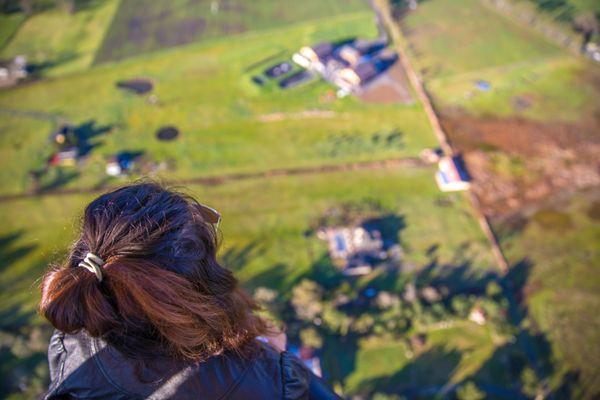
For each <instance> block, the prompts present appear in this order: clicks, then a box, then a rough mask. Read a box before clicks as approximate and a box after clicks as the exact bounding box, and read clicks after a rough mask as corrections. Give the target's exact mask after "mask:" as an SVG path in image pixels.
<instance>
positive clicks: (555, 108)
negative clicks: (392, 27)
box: [403, 0, 599, 122]
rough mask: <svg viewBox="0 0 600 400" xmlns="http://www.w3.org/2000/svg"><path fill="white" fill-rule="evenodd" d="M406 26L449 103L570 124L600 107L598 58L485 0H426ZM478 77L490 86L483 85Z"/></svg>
mask: <svg viewBox="0 0 600 400" xmlns="http://www.w3.org/2000/svg"><path fill="white" fill-rule="evenodd" d="M444 16H451V17H444ZM403 26H404V31H405V32H406V34H407V37H408V39H409V41H410V44H411V47H412V49H411V50H412V54H413V60H414V61H415V64H416V66H417V67H418V68H419V69H420V70H421V71H422V72H423V74H424V77H425V79H426V85H427V87H428V88H429V89H430V90H431V93H432V95H433V97H434V100H435V102H436V104H437V105H438V107H440V108H442V109H447V108H460V109H463V110H467V111H468V112H469V113H472V114H476V115H483V116H485V115H496V116H500V117H506V116H514V115H519V116H522V117H526V118H533V119H537V120H547V119H548V116H549V115H551V116H552V118H553V119H556V120H563V121H569V122H573V121H576V120H578V118H580V117H581V115H582V114H585V113H586V112H593V110H594V106H595V101H594V99H596V98H597V96H598V89H597V88H595V87H594V83H593V82H594V81H596V80H597V77H598V74H599V72H598V71H597V68H596V67H595V66H594V65H592V63H591V62H589V61H587V60H584V59H578V58H575V57H573V56H572V55H570V54H568V53H567V52H566V51H564V50H562V49H560V48H559V47H557V46H555V45H554V44H552V43H550V42H548V41H547V40H546V39H545V38H544V37H542V36H540V35H539V34H537V33H536V32H533V31H531V30H528V29H527V28H525V27H523V26H521V25H519V24H518V23H517V22H514V21H512V20H509V19H508V18H507V17H506V16H504V15H501V14H499V13H497V12H495V11H494V10H493V9H492V8H489V6H486V5H485V4H484V2H482V1H479V0H458V1H451V2H450V1H441V0H434V1H428V2H424V3H423V4H422V5H420V6H419V9H418V12H415V13H411V14H409V15H408V16H407V18H406V19H405V20H404V21H403ZM478 81H485V82H487V83H489V84H490V89H489V90H480V89H478V88H477V86H476V84H477V82H478ZM519 98H522V99H523V100H519Z"/></svg>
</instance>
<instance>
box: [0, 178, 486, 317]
mask: <svg viewBox="0 0 600 400" xmlns="http://www.w3.org/2000/svg"><path fill="white" fill-rule="evenodd" d="M432 174H433V171H432V170H430V169H425V170H420V169H414V170H413V169H409V170H398V171H396V170H389V171H386V170H374V171H354V172H343V173H333V174H316V175H309V176H304V177H297V178H294V179H290V178H286V177H279V178H272V179H264V180H245V181H239V182H232V183H229V184H225V185H222V186H215V187H199V186H191V187H189V191H190V192H191V193H192V194H194V195H196V197H197V198H198V199H200V200H201V201H203V202H205V203H206V204H210V205H214V206H215V207H216V208H218V209H219V210H220V211H221V212H222V214H223V220H224V221H223V224H222V230H223V235H224V242H223V248H222V251H223V253H224V254H227V253H230V255H229V256H228V257H229V258H227V257H226V260H231V261H233V262H232V265H231V267H234V268H235V269H236V271H237V274H238V276H239V277H240V279H241V280H243V281H245V282H248V283H249V285H250V286H251V287H255V286H260V285H266V286H271V287H276V288H277V289H278V290H281V291H282V293H287V292H289V289H290V288H291V287H292V286H293V285H294V284H295V283H296V282H297V281H298V280H299V278H300V277H302V276H304V275H306V274H307V273H308V272H309V271H310V269H311V266H312V263H313V262H315V261H316V259H317V258H318V257H320V256H321V255H322V254H323V253H325V252H326V247H325V243H324V242H321V241H320V240H318V239H316V238H311V239H307V238H306V237H305V236H304V232H306V231H307V230H308V229H310V228H312V227H313V225H314V223H315V222H316V221H317V219H318V218H319V217H320V216H321V215H322V214H323V212H324V211H326V210H327V209H329V208H331V207H334V206H336V205H339V204H343V203H348V202H358V203H360V202H364V201H368V200H375V201H378V202H379V203H380V204H381V205H382V206H384V207H386V208H389V209H391V210H395V211H396V212H397V214H398V215H399V216H401V217H402V219H403V221H404V223H405V224H406V228H405V229H403V230H402V231H401V232H400V235H401V237H400V242H401V243H402V245H403V246H404V247H405V251H406V252H407V262H409V263H415V264H417V265H419V264H424V263H425V262H426V261H427V260H428V259H429V258H428V256H427V255H426V253H427V250H428V249H429V248H431V246H434V245H438V246H439V249H438V255H439V263H440V264H449V265H455V264H459V263H462V262H465V261H468V262H469V263H470V265H471V266H472V267H473V268H475V270H480V271H487V270H489V269H491V268H493V265H492V259H491V258H490V254H489V252H488V250H487V243H486V241H485V238H484V237H483V235H482V234H481V233H480V232H479V227H478V225H477V223H476V221H475V220H474V219H473V218H472V215H471V212H470V210H469V207H468V203H467V202H466V201H465V199H463V198H462V196H456V195H442V194H440V193H439V192H438V191H437V188H436V187H435V184H434V183H433V179H432V178H431V177H432ZM334 182H335V185H334V184H333V183H334ZM307 188H309V190H307ZM92 197H93V194H89V195H85V196H79V195H74V196H52V195H50V196H48V197H43V198H41V199H28V200H18V201H14V202H13V201H11V202H8V203H5V204H4V206H3V207H2V210H1V211H0V217H1V219H2V220H3V221H5V224H4V226H3V227H2V232H3V233H2V237H4V238H6V246H5V247H6V248H7V249H12V250H11V251H14V250H15V249H25V248H31V251H27V252H25V254H24V256H23V257H20V258H18V259H15V260H14V263H11V264H10V266H5V268H4V270H3V274H2V279H3V283H4V284H3V285H2V288H3V290H2V295H1V296H2V302H0V303H2V311H3V315H4V317H3V321H4V322H5V323H8V321H7V320H6V318H7V317H8V314H5V313H6V312H7V310H10V309H11V308H12V307H13V306H15V307H16V306H17V305H19V307H20V308H21V309H22V311H23V315H25V316H27V315H30V314H31V313H32V312H33V311H34V305H35V301H36V297H37V295H36V296H33V297H32V296H31V294H32V293H31V290H30V289H32V287H31V280H29V279H27V277H31V276H38V275H39V274H40V273H41V272H42V270H43V269H44V268H45V264H46V262H47V261H48V260H49V259H52V258H54V257H55V256H58V255H60V254H62V253H63V252H64V251H65V249H66V247H67V243H68V242H69V241H70V240H71V239H72V237H73V234H72V231H73V228H74V227H76V226H77V222H78V220H77V218H78V216H79V213H80V211H81V209H82V207H83V205H84V204H85V202H86V201H88V200H89V199H91V198H92ZM54 210H56V211H54ZM57 232H64V234H60V235H58V236H57ZM13 236H15V238H14V239H10V238H11V237H13ZM244 249H246V250H248V252H247V253H246V254H245V256H244V258H242V259H239V258H231V257H232V256H233V255H235V254H238V253H239V254H242V253H243V251H242V250H244ZM311 249H312V253H313V254H314V256H313V257H314V258H311V256H310V253H311ZM17 253H20V252H17ZM33 290H34V291H35V288H33ZM13 316H14V318H16V319H20V318H21V315H20V314H19V313H15V314H13Z"/></svg>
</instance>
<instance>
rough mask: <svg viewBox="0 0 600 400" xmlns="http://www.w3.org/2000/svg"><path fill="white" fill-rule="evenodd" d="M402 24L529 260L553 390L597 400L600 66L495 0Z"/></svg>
mask: <svg viewBox="0 0 600 400" xmlns="http://www.w3.org/2000/svg"><path fill="white" fill-rule="evenodd" d="M442 15H452V18H442V17H441V16H442ZM400 23H401V26H402V27H403V31H404V33H405V34H406V37H407V39H408V42H409V44H410V52H411V57H412V59H413V61H414V62H415V64H416V65H417V66H418V67H419V69H420V72H421V74H422V75H423V78H424V80H425V85H426V87H427V88H428V89H429V92H430V93H431V96H432V98H433V101H434V103H435V106H436V109H437V110H438V111H439V113H440V114H441V116H442V124H443V125H444V127H445V129H446V131H447V133H448V135H449V136H450V140H451V141H452V142H453V143H454V145H455V146H456V147H457V148H458V149H459V150H460V151H462V152H463V154H464V156H465V159H466V160H467V163H468V164H469V166H470V170H471V172H472V173H473V176H474V184H475V187H474V190H475V192H476V193H478V194H479V196H480V198H481V199H482V201H483V207H484V210H485V211H486V212H487V213H488V215H490V216H492V217H493V222H494V226H495V227H496V228H497V231H498V233H499V235H500V237H501V244H502V247H503V249H504V250H505V253H506V255H507V257H508V258H509V261H510V262H511V263H513V264H514V265H522V264H520V262H522V261H523V260H526V262H527V265H528V267H527V268H525V269H524V270H522V271H521V272H520V273H519V274H514V275H515V278H514V279H516V280H517V281H519V282H525V286H524V289H523V292H522V293H519V294H518V296H519V297H520V299H521V306H522V307H523V309H524V310H526V311H527V312H528V315H529V317H528V320H527V323H528V324H530V325H529V326H531V327H532V331H534V332H538V333H539V335H545V336H546V338H547V339H548V340H549V342H550V347H551V353H552V357H554V361H552V365H553V368H549V369H547V370H546V373H547V374H548V377H549V382H550V384H551V385H553V386H555V387H558V386H560V385H563V387H564V385H565V378H566V382H569V383H568V385H567V386H569V385H571V386H570V387H571V389H570V390H572V392H571V395H572V396H574V397H582V398H589V397H593V394H594V393H597V391H598V380H597V369H595V367H591V366H592V365H597V364H598V359H599V358H598V357H599V356H598V354H597V353H596V352H593V351H590V346H591V347H597V346H595V344H596V343H598V337H597V335H596V336H594V335H595V333H594V332H597V326H598V323H599V320H598V318H597V316H596V315H594V314H593V312H591V310H592V309H594V307H595V306H594V305H593V304H596V302H597V300H598V298H597V295H594V294H592V293H594V292H595V293H597V285H598V274H597V271H594V266H595V265H597V264H598V260H597V258H598V250H597V247H598V240H599V237H598V231H597V227H598V222H597V217H595V216H594V215H595V214H594V213H593V211H588V210H593V209H595V208H594V207H595V205H596V203H597V200H594V199H596V197H597V188H598V186H597V185H598V174H597V168H598V164H597V157H596V155H597V154H598V139H599V138H598V120H597V117H595V115H597V113H598V110H599V107H600V103H599V102H598V96H599V94H600V86H598V77H600V68H598V66H597V65H594V64H593V63H591V62H589V61H588V60H586V59H584V58H579V57H574V56H572V55H571V54H568V53H567V52H566V51H564V50H562V49H560V48H559V47H557V46H555V45H554V44H553V43H550V42H548V41H547V40H546V39H545V38H544V37H542V36H540V35H539V34H538V33H537V32H535V31H533V30H531V29H529V28H528V27H527V26H524V25H523V24H521V23H520V22H519V21H514V20H511V19H510V18H509V17H507V16H506V15H503V14H501V13H498V12H497V10H494V9H493V7H492V6H490V3H488V2H485V1H471V0H461V1H453V2H444V1H441V0H440V1H435V0H434V1H428V2H423V3H422V4H420V5H419V8H418V10H416V11H415V12H412V13H409V14H407V15H405V16H404V18H403V19H402V20H401V22H400ZM482 24H485V27H484V26H483V25H482ZM569 152H570V154H572V155H573V158H571V160H570V161H567V157H566V154H567V153H569ZM576 169H577V171H578V172H575V170H576ZM557 171H560V173H558V172H557ZM555 174H558V175H561V176H562V177H563V178H561V179H564V181H562V182H560V180H559V179H558V176H557V175H555ZM583 177H585V179H586V182H585V183H583V182H582V181H581V180H580V179H578V178H583ZM559 243H560V244H559ZM524 271H525V272H524ZM567 293H568V294H567ZM559 299H560V300H559ZM583 321H585V322H583ZM561 377H562V381H561Z"/></svg>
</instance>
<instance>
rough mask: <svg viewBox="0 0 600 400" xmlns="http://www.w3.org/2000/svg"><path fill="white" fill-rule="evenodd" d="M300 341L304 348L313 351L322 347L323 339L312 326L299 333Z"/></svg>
mask: <svg viewBox="0 0 600 400" xmlns="http://www.w3.org/2000/svg"><path fill="white" fill-rule="evenodd" d="M300 340H301V341H302V344H303V345H304V346H306V347H312V348H313V349H320V348H321V347H323V338H322V337H321V335H320V334H319V332H318V331H317V330H316V329H315V328H313V327H312V326H311V327H308V328H306V329H302V330H301V331H300Z"/></svg>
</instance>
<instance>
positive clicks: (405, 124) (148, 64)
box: [0, 12, 435, 194]
mask: <svg viewBox="0 0 600 400" xmlns="http://www.w3.org/2000/svg"><path fill="white" fill-rule="evenodd" d="M327 21H328V23H327V24H322V23H320V22H310V23H302V24H296V25H293V26H291V27H285V28H278V29H277V30H271V31H263V32H250V33H247V34H242V35H240V36H238V37H236V40H235V41H231V40H228V39H227V38H222V39H215V40H213V41H211V42H210V43H205V44H194V45H191V46H187V47H185V48H177V49H172V50H167V51H165V52H162V53H158V54H149V55H146V56H142V57H138V58H135V59H131V60H128V61H125V62H124V63H121V64H116V65H106V66H101V67H98V68H94V69H92V70H90V71H89V72H85V73H79V74H76V75H72V76H69V77H64V78H57V79H53V80H48V81H44V82H40V83H37V84H34V85H24V86H22V87H18V88H15V89H12V90H8V91H3V92H2V93H0V108H8V109H13V110H14V109H17V110H22V111H36V112H43V113H46V114H48V117H49V120H43V119H42V120H40V119H35V118H32V117H28V116H27V115H22V114H14V113H13V114H12V116H4V115H3V117H2V118H1V119H0V131H2V132H11V134H5V135H2V138H1V139H0V140H2V141H4V143H3V146H2V153H3V157H4V160H5V161H4V165H5V166H6V167H5V168H4V169H3V171H1V172H0V181H1V182H2V183H1V184H0V193H4V194H5V193H18V192H23V191H26V190H28V189H30V188H31V181H30V178H29V172H30V171H31V170H35V169H39V168H41V167H42V166H43V165H44V162H45V159H46V158H47V157H48V156H49V155H50V152H51V150H52V149H51V148H49V145H48V136H49V135H50V133H51V132H52V130H53V129H54V126H55V124H56V121H58V120H66V121H70V122H72V123H73V124H75V125H78V126H81V127H84V129H86V130H87V132H88V133H89V134H90V135H92V136H94V135H96V134H97V136H95V137H94V138H93V139H92V140H91V141H92V142H93V143H98V144H99V146H97V147H96V148H94V149H93V150H92V151H91V153H90V155H89V156H88V157H86V160H85V161H84V165H83V166H82V168H80V169H79V171H78V174H79V175H78V176H77V177H76V178H75V179H73V180H72V181H70V182H67V183H66V185H65V186H66V187H74V186H79V187H81V186H83V187H86V186H91V185H96V184H98V183H101V182H104V180H105V178H104V174H103V172H102V171H103V169H104V164H105V162H106V159H107V157H108V156H109V155H111V154H114V153H115V152H117V151H119V150H129V151H140V152H143V153H144V155H145V156H146V157H147V158H149V159H150V160H153V161H155V162H162V161H165V162H169V161H170V160H176V165H174V166H173V168H171V169H170V170H169V171H166V172H165V173H163V176H164V177H166V178H169V179H181V178H192V177H198V176H206V175H219V174H226V173H233V172H240V171H258V170H267V169H273V168H283V167H290V166H309V165H310V166H315V165H321V164H334V163H341V162H347V161H349V160H352V161H361V160H373V159H385V158H393V157H403V156H415V155H417V154H418V152H419V151H420V150H421V149H422V148H424V147H427V146H433V145H434V144H435V138H434V136H433V135H432V134H431V131H430V128H429V126H428V125H427V120H426V118H425V114H424V113H423V111H422V109H421V107H420V106H419V105H410V106H401V107H399V106H395V105H389V106H381V105H369V104H364V103H360V102H358V101H357V100H355V99H353V98H346V99H343V100H341V101H332V100H331V99H330V97H329V95H330V94H331V91H332V89H331V88H330V87H329V86H327V85H325V84H324V83H322V82H319V81H316V82H312V83H309V84H307V85H304V86H302V87H297V88H293V89H289V90H287V91H283V90H280V89H277V90H267V89H265V90H261V88H259V87H258V86H255V85H254V84H253V83H252V82H251V80H250V78H251V72H245V70H246V69H247V68H248V67H249V66H251V65H253V64H254V63H256V62H257V61H259V60H262V59H264V58H265V57H268V56H271V55H273V54H274V53H278V52H281V51H283V52H284V53H285V54H286V55H288V56H289V55H291V53H292V52H293V51H295V50H297V49H298V48H299V47H300V46H302V45H303V44H307V43H313V42H316V41H319V40H323V39H330V40H334V39H337V38H340V37H347V36H349V35H353V34H354V35H360V36H373V35H374V34H375V27H374V26H373V17H372V15H371V13H370V12H360V13H351V14H346V15H341V16H338V17H335V18H328V19H327ZM273 62H274V61H273ZM268 65H270V64H267V65H266V66H268ZM266 66H263V67H260V68H266ZM260 68H259V69H260ZM255 69H256V68H255ZM139 76H143V77H148V78H151V79H152V80H153V82H154V83H155V90H154V93H155V95H156V96H157V97H158V103H157V104H149V103H148V101H147V96H136V95H133V94H130V93H125V92H123V91H122V90H119V89H117V88H116V87H115V82H117V81H119V80H123V79H128V78H132V77H139ZM90 93H93V96H90ZM207 93H210V96H207V95H206V94H207ZM307 110H311V111H314V110H321V111H327V112H329V114H325V117H320V116H319V115H316V116H309V117H302V112H305V111H307ZM273 114H276V115H278V120H275V121H266V120H264V119H262V118H263V117H264V116H269V115H273ZM85 124H87V125H85ZM164 125H175V126H176V127H178V128H179V130H180V131H181V138H180V139H178V140H177V141H175V142H172V143H164V142H159V141H157V140H156V139H155V137H154V134H155V131H156V130H157V129H158V128H160V127H161V126H164ZM390 137H392V139H394V141H393V142H390V141H388V139H389V138H390ZM392 139H389V140H392ZM17 161H18V162H17ZM9 177H10V179H9Z"/></svg>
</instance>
